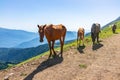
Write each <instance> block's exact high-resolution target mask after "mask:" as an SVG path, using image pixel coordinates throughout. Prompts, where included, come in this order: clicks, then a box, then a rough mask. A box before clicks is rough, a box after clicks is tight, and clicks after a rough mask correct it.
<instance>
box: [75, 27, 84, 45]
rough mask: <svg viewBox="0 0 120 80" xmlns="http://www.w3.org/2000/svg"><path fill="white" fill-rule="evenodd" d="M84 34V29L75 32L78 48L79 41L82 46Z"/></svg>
mask: <svg viewBox="0 0 120 80" xmlns="http://www.w3.org/2000/svg"><path fill="white" fill-rule="evenodd" d="M84 33H85V30H84V28H79V29H78V32H77V46H80V44H81V41H82V43H83V45H84Z"/></svg>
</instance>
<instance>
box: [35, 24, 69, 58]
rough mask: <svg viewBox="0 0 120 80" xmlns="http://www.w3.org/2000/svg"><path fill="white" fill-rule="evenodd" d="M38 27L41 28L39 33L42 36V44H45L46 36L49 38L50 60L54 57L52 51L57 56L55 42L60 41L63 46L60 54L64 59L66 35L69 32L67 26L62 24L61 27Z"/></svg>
mask: <svg viewBox="0 0 120 80" xmlns="http://www.w3.org/2000/svg"><path fill="white" fill-rule="evenodd" d="M37 26H38V28H39V31H38V32H39V36H40V42H43V38H44V35H45V36H46V38H47V41H48V44H49V48H50V55H49V58H50V57H51V55H52V51H53V53H54V55H56V52H55V50H54V43H55V40H60V44H61V52H60V54H61V57H62V53H63V45H64V40H65V35H66V31H67V29H66V28H65V26H64V25H62V24H59V25H53V24H50V25H41V26H39V25H37ZM51 43H52V44H51ZM51 45H52V46H51Z"/></svg>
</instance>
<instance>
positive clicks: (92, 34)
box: [91, 33, 95, 45]
mask: <svg viewBox="0 0 120 80" xmlns="http://www.w3.org/2000/svg"><path fill="white" fill-rule="evenodd" d="M91 37H92V42H93V45H94V44H95V36H94V33H91Z"/></svg>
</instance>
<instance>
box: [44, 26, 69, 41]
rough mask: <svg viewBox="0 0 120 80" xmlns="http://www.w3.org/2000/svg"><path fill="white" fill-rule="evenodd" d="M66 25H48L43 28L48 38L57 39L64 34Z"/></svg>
mask: <svg viewBox="0 0 120 80" xmlns="http://www.w3.org/2000/svg"><path fill="white" fill-rule="evenodd" d="M66 30H67V29H66V27H65V26H64V25H62V24H59V25H48V26H47V27H46V28H45V30H44V31H45V35H46V37H47V38H48V39H49V40H57V39H60V38H61V37H64V36H65V35H66Z"/></svg>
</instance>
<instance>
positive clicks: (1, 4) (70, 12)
mask: <svg viewBox="0 0 120 80" xmlns="http://www.w3.org/2000/svg"><path fill="white" fill-rule="evenodd" d="M119 16H120V0H0V27H3V28H10V29H22V30H27V31H32V32H37V30H38V28H37V24H40V25H42V24H51V23H52V24H61V23H62V24H64V25H65V26H66V27H67V30H71V31H77V29H78V28H79V27H84V28H85V30H86V31H90V28H91V25H92V24H93V23H95V22H98V23H100V24H101V26H104V25H105V24H107V23H108V22H110V21H112V20H114V19H116V18H117V17H119Z"/></svg>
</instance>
